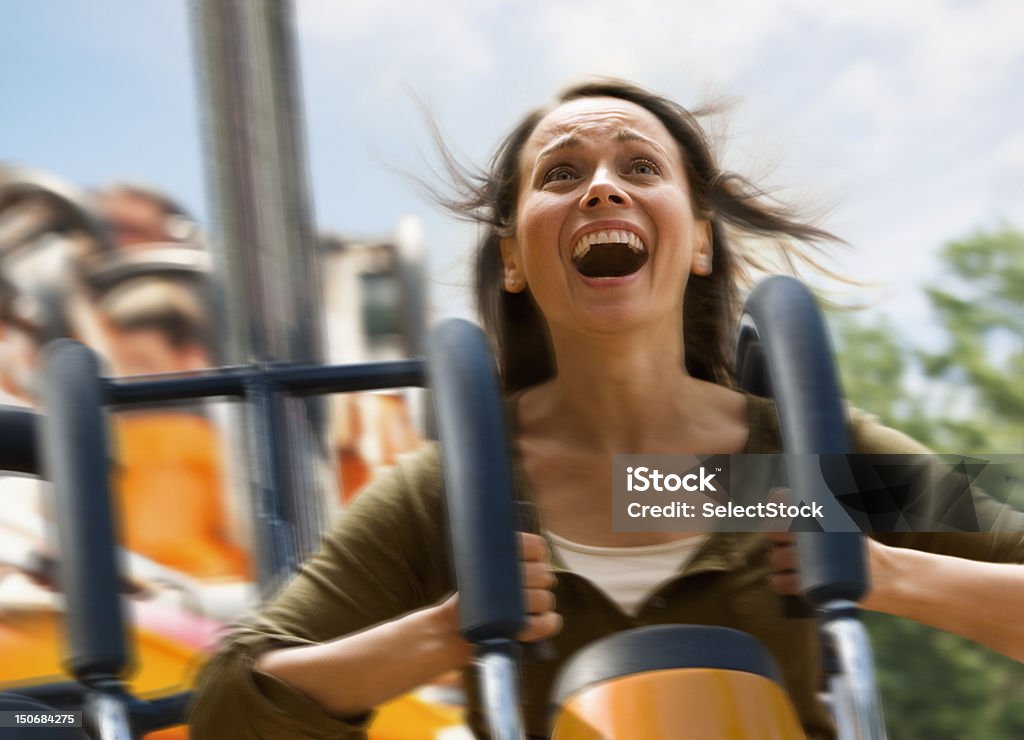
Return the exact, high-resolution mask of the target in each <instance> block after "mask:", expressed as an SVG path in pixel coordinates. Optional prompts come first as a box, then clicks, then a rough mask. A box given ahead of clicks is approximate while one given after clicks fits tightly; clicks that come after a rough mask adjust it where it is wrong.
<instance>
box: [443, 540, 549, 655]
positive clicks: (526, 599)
mask: <svg viewBox="0 0 1024 740" xmlns="http://www.w3.org/2000/svg"><path fill="white" fill-rule="evenodd" d="M519 561H520V566H521V571H520V574H521V577H522V580H523V604H524V605H525V607H526V626H525V627H524V628H523V630H522V631H521V632H520V633H519V634H518V635H516V639H517V640H519V641H520V642H537V641H539V640H546V639H547V638H549V637H553V636H555V635H557V634H558V633H559V631H560V630H561V629H562V616H561V615H560V614H559V613H558V612H556V611H555V594H554V593H553V592H552V589H553V588H554V587H555V584H556V583H557V580H556V579H555V574H554V573H552V572H551V551H550V550H549V549H548V543H547V542H545V540H544V538H543V537H541V536H540V535H537V534H528V533H526V532H520V533H519ZM438 609H439V610H440V611H441V612H442V614H443V616H442V618H441V619H442V621H443V623H444V624H446V625H447V629H449V630H450V631H451V632H452V633H454V634H458V632H459V595H458V594H457V593H456V594H453V595H452V596H450V597H448V599H446V600H445V601H444V602H443V603H442V604H441V605H440V606H439V607H438ZM468 655H469V652H468V649H467V656H468Z"/></svg>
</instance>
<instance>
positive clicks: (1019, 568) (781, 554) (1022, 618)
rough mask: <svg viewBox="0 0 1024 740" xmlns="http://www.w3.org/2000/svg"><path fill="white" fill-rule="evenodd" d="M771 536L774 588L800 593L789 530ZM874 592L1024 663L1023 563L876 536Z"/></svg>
mask: <svg viewBox="0 0 1024 740" xmlns="http://www.w3.org/2000/svg"><path fill="white" fill-rule="evenodd" d="M768 539H769V541H770V542H771V543H772V551H771V555H770V565H771V571H772V575H771V576H770V579H771V581H770V582H771V587H772V589H773V590H774V591H775V592H776V593H779V594H782V595H794V594H799V593H800V574H799V572H798V563H797V554H796V547H795V546H794V545H793V536H792V535H790V534H788V533H785V532H774V533H771V534H769V535H768ZM867 543H868V566H869V569H870V575H871V591H870V592H869V593H868V595H867V597H865V599H864V601H863V602H862V603H861V606H862V607H864V608H865V609H870V610H872V611H878V612H884V613H886V614H892V615H894V616H897V617H904V618H906V619H913V620H914V621H916V622H921V623H922V624H927V625H928V626H930V627H935V628H937V629H941V630H945V631H946V632H952V633H954V634H957V635H960V636H961V637H966V638H968V639H971V640H974V641H975V642H979V643H981V644H982V645H985V646H986V647H989V648H991V649H993V650H996V651H998V652H1000V653H1002V654H1004V655H1007V656H1009V657H1011V658H1014V659H1016V660H1019V661H1022V662H1024V565H1021V564H1018V563H991V562H985V561H980V560H969V559H966V558H958V557H953V556H951V555H939V554H936V553H931V552H923V551H919V550H911V549H909V548H904V547H889V546H887V545H883V544H881V543H880V542H876V541H875V540H873V539H871V538H867Z"/></svg>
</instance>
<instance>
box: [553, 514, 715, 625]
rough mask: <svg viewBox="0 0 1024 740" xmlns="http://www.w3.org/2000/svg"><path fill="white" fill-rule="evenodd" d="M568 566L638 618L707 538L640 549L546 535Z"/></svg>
mask: <svg viewBox="0 0 1024 740" xmlns="http://www.w3.org/2000/svg"><path fill="white" fill-rule="evenodd" d="M547 536H548V538H549V540H550V542H551V543H552V544H553V545H554V546H555V548H556V550H557V551H558V554H559V556H560V557H561V558H562V562H564V563H565V565H566V567H567V568H568V569H569V570H571V571H573V572H575V573H578V574H579V575H581V576H583V577H584V578H586V579H587V580H588V581H591V582H592V583H593V584H594V585H596V586H597V587H598V588H600V589H601V590H602V591H604V592H605V593H606V594H607V595H608V597H609V598H610V599H611V600H612V601H614V602H615V603H616V604H618V605H619V608H620V609H622V611H624V612H625V613H627V614H630V615H632V616H636V614H637V613H638V612H639V611H640V607H641V606H643V604H644V602H645V601H647V598H648V597H649V596H650V595H651V594H653V593H654V592H655V591H657V590H658V588H659V587H660V586H661V585H662V584H664V583H665V582H666V581H668V580H671V579H672V578H674V577H675V576H676V575H678V574H679V573H680V571H682V569H683V568H684V567H685V566H686V565H687V563H689V562H690V561H691V560H692V559H693V556H694V555H696V554H697V550H699V549H700V546H701V545H703V544H704V542H705V541H706V540H707V538H708V536H707V535H700V536H696V537H689V538H687V539H683V540H678V541H676V542H666V543H663V544H660V545H642V546H640V547H595V546H593V545H581V544H580V543H578V542H571V541H570V540H567V539H565V538H564V537H559V536H558V535H557V534H555V533H554V532H550V531H549V532H547Z"/></svg>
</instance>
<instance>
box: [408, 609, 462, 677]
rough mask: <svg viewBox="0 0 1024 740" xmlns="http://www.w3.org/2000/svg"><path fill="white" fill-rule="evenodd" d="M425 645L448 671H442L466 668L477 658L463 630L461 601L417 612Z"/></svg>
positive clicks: (416, 615) (416, 616)
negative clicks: (460, 626) (460, 618)
mask: <svg viewBox="0 0 1024 740" xmlns="http://www.w3.org/2000/svg"><path fill="white" fill-rule="evenodd" d="M415 618H416V619H417V620H419V623H420V627H419V628H420V629H421V630H422V634H423V639H424V640H425V644H427V645H429V646H430V648H431V649H432V650H434V651H436V652H437V655H438V660H439V663H440V664H443V665H447V666H448V667H447V668H446V669H445V670H444V671H441V673H445V672H447V671H448V670H455V669H459V668H463V667H464V666H465V665H466V664H467V663H469V661H470V660H472V658H473V646H472V645H470V643H469V642H467V641H466V638H464V637H463V636H462V632H461V631H460V630H459V608H458V597H457V596H451V597H449V598H447V599H445V600H444V601H442V602H441V603H440V604H436V605H434V606H432V607H429V608H427V609H424V610H422V611H420V612H416V614H415Z"/></svg>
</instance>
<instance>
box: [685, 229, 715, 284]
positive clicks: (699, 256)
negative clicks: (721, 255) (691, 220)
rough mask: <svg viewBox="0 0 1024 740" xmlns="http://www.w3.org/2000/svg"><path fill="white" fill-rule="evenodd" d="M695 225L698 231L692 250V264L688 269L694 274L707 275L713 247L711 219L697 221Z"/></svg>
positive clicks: (709, 270)
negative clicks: (695, 243)
mask: <svg viewBox="0 0 1024 740" xmlns="http://www.w3.org/2000/svg"><path fill="white" fill-rule="evenodd" d="M696 227H697V231H698V235H697V245H696V248H695V249H694V250H693V264H692V265H691V267H690V269H691V270H692V271H693V274H694V275H700V276H701V277H707V276H708V275H710V274H711V263H712V257H713V256H714V249H715V247H714V243H713V242H714V235H713V232H712V231H711V221H710V220H708V221H698V222H697V224H696Z"/></svg>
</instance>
